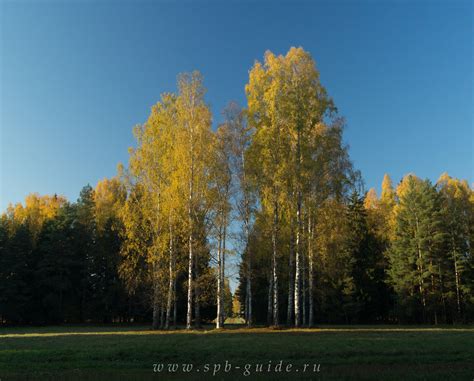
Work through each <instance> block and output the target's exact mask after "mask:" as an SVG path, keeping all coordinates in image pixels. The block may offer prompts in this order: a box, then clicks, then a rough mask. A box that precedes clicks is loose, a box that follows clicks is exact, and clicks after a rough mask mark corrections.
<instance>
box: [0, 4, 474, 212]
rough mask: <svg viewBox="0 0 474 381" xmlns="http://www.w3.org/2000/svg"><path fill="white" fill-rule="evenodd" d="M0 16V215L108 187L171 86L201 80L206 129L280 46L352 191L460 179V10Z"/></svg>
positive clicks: (107, 11) (69, 9)
mask: <svg viewBox="0 0 474 381" xmlns="http://www.w3.org/2000/svg"><path fill="white" fill-rule="evenodd" d="M0 3H1V4H0V14H1V16H0V17H1V19H0V23H1V54H0V68H1V82H0V83H1V98H0V107H1V109H0V115H1V120H0V123H1V135H0V137H1V148H0V149H1V163H0V168H1V177H0V179H1V193H0V199H1V202H0V210H4V209H5V207H6V206H7V205H8V203H9V202H19V201H21V200H23V198H24V197H25V196H26V195H27V194H28V193H29V192H39V193H41V194H51V193H58V194H62V195H65V196H67V197H68V198H69V199H71V200H75V199H76V198H77V196H78V193H79V190H80V189H81V187H82V186H84V185H85V184H87V183H90V184H91V185H93V186H94V185H95V184H96V182H97V181H98V180H99V179H101V178H103V177H109V176H113V175H114V174H115V173H116V165H117V163H118V162H127V157H128V154H127V148H128V147H129V146H131V145H133V143H134V141H133V136H132V127H133V126H134V125H135V124H137V123H143V122H144V121H145V120H146V118H147V115H148V113H149V111H150V106H151V105H152V104H153V103H155V102H156V101H157V100H158V99H159V96H160V93H162V92H166V91H174V90H175V87H176V86H175V82H176V75H177V74H178V73H180V72H183V71H191V70H194V69H197V70H200V71H201V72H202V73H203V75H204V78H205V84H206V86H207V88H208V94H207V100H208V102H209V103H210V105H211V108H212V111H213V113H214V122H215V123H217V122H219V120H220V119H221V110H222V108H223V107H224V106H225V104H226V103H227V102H228V101H230V100H237V101H238V102H240V103H241V104H243V105H244V104H245V94H244V85H245V83H246V81H247V78H248V70H249V69H250V67H251V66H252V64H253V62H254V60H256V59H259V60H261V59H262V57H263V54H264V52H265V50H267V49H269V50H272V51H273V52H275V53H286V52H287V50H288V49H289V47H291V46H302V47H304V48H305V49H306V50H308V51H309V52H311V54H312V55H313V57H314V58H315V60H316V62H317V66H318V68H319V70H320V73H321V80H322V82H323V84H324V85H325V86H326V88H327V89H328V92H329V94H330V95H331V96H332V97H333V98H334V100H335V103H336V105H337V106H338V108H339V110H340V114H341V115H343V116H345V117H346V119H347V126H348V127H347V132H346V135H345V137H346V141H347V142H348V143H349V144H350V146H351V150H350V152H351V157H352V159H353V161H354V163H355V165H356V167H357V168H358V169H360V170H361V171H362V174H363V177H364V179H365V182H366V185H367V188H369V187H372V186H375V187H376V188H377V189H379V186H380V182H381V180H382V177H383V174H384V173H386V172H387V173H389V174H390V175H391V176H392V178H393V180H394V181H395V182H398V181H399V180H400V178H401V177H402V176H403V175H404V174H406V173H408V172H415V173H416V174H417V175H419V176H421V177H428V178H430V179H432V180H436V179H437V178H438V176H439V175H440V174H441V173H442V172H444V171H447V172H449V173H450V174H451V175H453V176H456V177H460V178H465V179H468V180H469V182H470V183H472V182H473V181H474V174H473V171H474V170H473V168H474V165H473V153H472V152H473V140H474V139H473V98H472V95H473V83H472V70H473V55H472V43H473V41H472V36H473V26H472V19H473V9H472V5H471V2H470V1H466V2H460V1H444V2H435V1H422V2H420V3H413V2H410V1H395V2H388V1H381V2H376V1H370V2H365V3H364V2H355V1H346V2H338V1H335V2H331V4H329V3H321V2H314V3H315V4H312V3H310V2H307V3H302V2H300V3H295V2H291V3H290V2H288V3H283V2H258V4H253V3H254V2H250V1H242V2H224V1H220V2H208V1H206V2H203V1H196V2H182V3H181V4H180V5H176V4H175V3H172V2H154V4H152V3H151V2H129V3H126V2H123V1H122V2H99V3H98V4H96V3H97V2H92V1H75V2H67V3H68V5H66V1H54V2H45V1H39V2H36V3H35V2H33V1H31V2H28V1H17V2H13V1H1V0H0ZM224 4H226V5H224Z"/></svg>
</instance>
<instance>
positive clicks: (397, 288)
mask: <svg viewBox="0 0 474 381" xmlns="http://www.w3.org/2000/svg"><path fill="white" fill-rule="evenodd" d="M245 92H246V96H247V105H246V107H245V108H240V107H239V106H238V105H237V104H236V103H233V102H231V103H229V105H228V107H226V109H225V110H224V112H223V122H222V123H221V124H220V125H219V126H217V128H216V129H215V130H213V128H212V114H211V111H210V107H209V105H208V104H207V103H206V102H205V88H204V85H203V78H202V76H201V75H200V74H199V73H198V72H193V73H186V74H182V75H180V76H179V77H178V91H177V92H176V93H166V94H163V95H162V96H161V99H160V101H159V102H157V103H156V104H155V105H154V106H153V107H152V110H151V114H150V116H149V118H148V120H147V121H146V122H145V123H144V124H143V125H138V126H136V127H135V128H134V136H135V139H136V144H135V147H134V148H130V150H129V154H130V159H129V163H128V165H127V166H124V165H119V167H118V174H117V176H115V177H113V178H111V179H104V180H102V181H100V182H99V183H98V184H97V186H96V187H95V188H92V187H91V186H89V185H88V186H86V187H84V188H83V189H82V191H81V193H80V197H79V199H78V200H77V201H76V202H69V201H68V200H66V199H65V198H64V197H61V196H58V195H53V196H40V195H38V194H31V195H29V196H28V197H27V198H26V200H25V202H24V203H23V204H21V203H19V204H16V205H10V206H9V207H8V209H7V210H6V211H5V212H4V213H3V214H2V216H1V219H0V322H2V323H6V324H50V323H62V322H130V321H135V322H136V321H142V322H145V321H152V322H153V328H155V329H158V328H163V329H167V328H170V327H174V326H176V325H178V324H184V325H185V326H186V327H187V328H192V327H197V326H199V325H200V324H201V322H211V321H212V322H214V323H215V324H216V327H217V328H221V327H223V326H224V323H225V319H226V317H229V316H231V315H232V314H234V315H235V314H237V315H239V316H242V317H243V318H244V319H245V321H246V323H247V325H248V326H252V325H256V324H268V325H270V326H275V327H277V326H281V325H289V326H295V327H302V326H314V325H315V324H320V323H347V324H354V323H427V324H438V323H450V324H451V323H466V322H472V321H473V320H474V264H473V260H472V254H473V247H472V245H473V240H474V223H473V222H474V190H473V189H472V187H470V186H469V184H468V183H467V181H465V180H459V179H456V178H452V177H450V176H449V175H448V174H442V175H441V177H440V178H439V180H438V181H437V182H436V183H435V184H433V183H431V182H430V181H429V180H423V179H420V178H418V177H417V176H415V175H414V174H409V175H407V176H405V177H404V178H403V179H401V180H400V182H399V183H398V184H397V185H396V186H395V185H393V184H392V181H391V179H390V177H389V176H388V175H385V176H384V178H383V182H382V192H381V194H380V197H379V196H378V195H377V194H376V192H375V190H374V189H370V190H368V191H365V189H364V184H363V181H362V177H361V174H360V173H359V171H357V170H356V169H355V168H354V166H353V164H352V162H351V160H350V157H349V152H348V147H347V146H346V145H345V144H344V141H343V132H344V120H343V119H342V118H341V117H340V116H338V110H337V108H336V106H335V104H334V102H333V100H332V99H331V97H330V96H329V95H328V93H327V91H326V89H325V88H324V87H323V86H322V84H321V82H320V79H319V73H318V71H317V69H316V66H315V63H314V61H313V59H312V57H311V56H310V54H309V53H308V52H306V51H304V50H303V49H302V48H291V49H290V50H289V51H288V53H287V54H286V55H285V56H276V55H274V54H272V53H271V52H267V53H266V54H265V57H264V61H263V62H258V61H257V62H256V63H255V64H254V66H253V67H252V69H251V70H250V72H249V80H248V83H247V85H246V87H245ZM236 258H238V259H239V261H238V262H239V264H240V265H239V271H238V275H239V276H238V286H237V289H236V292H235V294H234V295H232V293H231V292H230V287H229V279H228V277H229V274H228V271H227V270H228V269H229V266H226V262H227V263H228V261H229V260H232V262H234V261H236ZM226 271H227V274H226Z"/></svg>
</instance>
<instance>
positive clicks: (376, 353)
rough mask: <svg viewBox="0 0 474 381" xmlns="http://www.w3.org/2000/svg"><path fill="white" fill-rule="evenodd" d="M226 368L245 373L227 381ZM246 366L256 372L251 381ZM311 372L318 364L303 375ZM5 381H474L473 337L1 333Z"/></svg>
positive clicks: (375, 330)
mask: <svg viewBox="0 0 474 381" xmlns="http://www.w3.org/2000/svg"><path fill="white" fill-rule="evenodd" d="M226 360H227V361H229V363H231V364H232V366H233V367H235V366H240V369H235V368H234V369H233V370H232V371H230V372H229V373H225V372H224V365H225V361H226ZM280 360H282V361H283V370H284V368H285V367H286V365H287V364H288V363H291V364H293V368H292V372H290V373H285V372H284V371H283V372H281V373H280V372H274V371H272V372H270V373H268V372H266V369H267V366H268V364H269V361H271V364H272V366H273V369H274V365H276V364H278V363H279V361H280ZM155 363H180V364H181V363H191V364H193V366H194V370H193V372H192V373H184V372H182V371H179V372H177V373H164V372H161V373H155V372H154V371H153V364H155ZM257 363H260V364H263V370H264V372H259V373H257V372H255V365H256V364H257ZM205 364H209V371H208V372H207V373H204V370H205V369H204V366H205ZM214 364H221V370H220V371H219V372H217V373H216V374H215V375H214V376H213V375H212V373H213V370H214ZM245 364H251V365H252V368H251V369H250V371H251V373H250V375H249V376H247V377H244V376H243V371H244V367H245ZM304 364H310V366H309V367H307V371H306V372H305V373H303V372H302V370H303V368H304ZM313 364H320V368H319V369H320V371H319V372H316V373H315V372H312V371H310V370H312V369H313V368H312V367H313ZM216 367H217V365H216ZM198 368H199V370H200V371H199V372H197V369H198ZM296 369H298V370H299V372H296V371H295V370H296ZM308 369H309V370H308ZM0 379H1V381H8V380H163V379H174V380H182V379H188V380H195V379H198V380H199V379H202V380H205V379H213V380H220V379H226V380H235V379H247V380H259V379H261V380H270V379H279V380H299V379H308V380H310V379H312V380H384V381H385V380H403V381H409V380H443V381H446V380H469V381H471V380H473V379H474V328H473V327H457V328H453V327H442V328H435V327H429V328H422V327H408V326H404V327H399V326H377V327H366V326H350V327H343V326H339V327H337V326H331V327H330V326H325V327H322V328H320V329H311V330H310V329H305V330H281V331H276V330H271V329H265V328H256V329H250V330H248V329H243V328H238V327H237V328H235V327H234V329H229V330H222V331H219V332H218V331H215V330H200V331H192V332H185V331H182V330H178V331H170V332H159V331H150V330H148V327H138V326H132V327H122V326H106V327H103V326H71V327H41V328H35V327H28V328H0Z"/></svg>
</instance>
